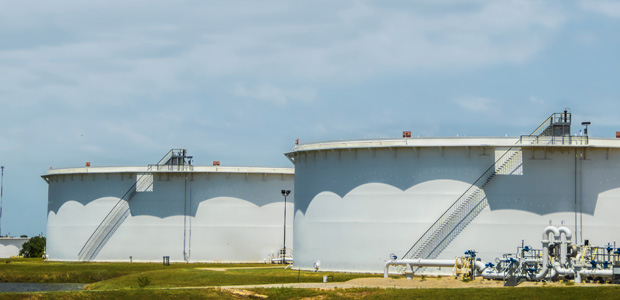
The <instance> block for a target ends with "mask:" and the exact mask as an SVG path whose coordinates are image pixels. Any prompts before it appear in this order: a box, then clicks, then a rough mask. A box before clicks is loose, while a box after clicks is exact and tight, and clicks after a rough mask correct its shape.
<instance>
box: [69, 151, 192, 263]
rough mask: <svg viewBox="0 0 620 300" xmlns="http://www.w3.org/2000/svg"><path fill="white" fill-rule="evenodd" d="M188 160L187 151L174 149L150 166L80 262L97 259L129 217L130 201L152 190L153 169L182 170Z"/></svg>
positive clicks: (109, 216) (81, 254)
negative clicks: (137, 195) (140, 192)
mask: <svg viewBox="0 0 620 300" xmlns="http://www.w3.org/2000/svg"><path fill="white" fill-rule="evenodd" d="M186 158H189V159H191V156H186V150H185V149H172V150H170V151H168V153H167V154H166V155H165V156H164V157H163V158H162V159H161V160H160V161H159V162H158V163H157V164H155V165H149V166H148V168H147V171H146V172H145V173H142V174H141V175H140V176H139V177H138V178H137V179H136V182H135V183H134V184H133V185H132V186H131V187H130V188H129V189H128V190H127V191H126V192H125V194H124V195H123V196H122V197H121V198H120V199H119V200H118V201H117V202H116V204H115V205H114V207H112V209H111V210H110V212H109V213H108V214H107V215H106V216H105V218H104V219H103V221H102V222H101V223H100V224H99V226H97V228H96V229H95V231H94V232H93V233H92V234H91V236H90V237H89V238H88V240H87V241H86V243H85V244H84V246H83V247H82V249H81V250H80V252H79V253H78V259H79V260H80V261H91V260H93V259H94V258H95V257H97V255H98V254H99V252H100V251H101V249H102V248H103V247H104V246H105V245H106V243H107V242H108V240H109V239H110V238H111V237H112V236H113V235H114V233H115V232H116V230H117V229H118V228H119V227H120V226H121V224H123V222H124V221H125V219H127V217H128V216H129V214H130V210H129V201H131V199H132V198H133V197H134V196H135V195H136V193H137V192H138V191H147V190H149V189H151V190H152V185H153V178H152V175H151V174H152V173H151V171H153V169H155V170H160V169H162V168H168V169H170V170H174V169H178V170H181V169H182V166H185V160H186Z"/></svg>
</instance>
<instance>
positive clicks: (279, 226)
mask: <svg viewBox="0 0 620 300" xmlns="http://www.w3.org/2000/svg"><path fill="white" fill-rule="evenodd" d="M169 154H170V155H168V158H165V159H163V160H162V161H161V162H160V163H158V164H156V165H151V166H148V167H90V166H87V167H84V168H71V169H54V170H50V171H48V172H47V174H46V175H43V176H42V177H43V178H44V179H45V180H46V181H47V182H48V184H49V196H48V222H47V249H46V250H47V255H48V257H49V259H50V260H67V261H130V260H131V261H136V262H147V261H162V259H163V257H164V256H168V257H169V260H170V261H171V262H181V261H188V262H263V261H265V260H268V259H270V258H275V257H277V256H278V253H279V252H280V250H281V249H282V248H283V246H284V245H283V243H284V229H285V228H284V214H285V204H284V201H285V199H284V197H283V195H282V194H281V190H293V177H294V175H293V170H292V169H290V168H255V167H223V166H219V164H214V166H193V165H191V164H190V163H188V162H189V161H188V160H187V158H186V157H185V152H184V150H183V152H182V153H181V152H174V151H171V153H169ZM292 196H293V194H291V195H290V196H288V199H287V202H286V213H287V214H289V219H288V220H287V225H286V226H287V227H289V228H286V229H287V230H286V235H287V236H286V239H287V241H289V243H287V246H286V247H287V248H291V246H292V236H293V232H292V219H293V218H292V213H293V197H292ZM289 254H290V250H289Z"/></svg>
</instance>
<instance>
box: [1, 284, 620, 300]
mask: <svg viewBox="0 0 620 300" xmlns="http://www.w3.org/2000/svg"><path fill="white" fill-rule="evenodd" d="M252 291H253V292H255V293H257V294H261V295H266V296H268V298H267V299H272V300H280V299H313V298H314V299H371V300H373V299H376V300H382V299H434V300H435V299H438V300H443V299H459V300H473V299H475V300H497V299H507V300H510V299H515V300H517V299H518V300H523V299H545V300H570V299H588V300H597V299H620V288H619V287H615V286H604V287H581V288H580V287H554V288H489V289H476V288H472V289H347V290H341V289H336V290H309V289H293V288H273V289H252ZM3 299H76V300H77V299H146V300H152V299H251V298H249V297H241V296H236V295H233V294H231V293H229V292H225V291H220V290H218V289H199V290H154V289H132V290H123V291H119V290H116V291H81V292H50V293H0V300H3Z"/></svg>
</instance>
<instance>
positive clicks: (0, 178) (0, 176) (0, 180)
mask: <svg viewBox="0 0 620 300" xmlns="http://www.w3.org/2000/svg"><path fill="white" fill-rule="evenodd" d="M0 170H2V172H1V174H0V237H1V236H2V192H3V190H4V166H0Z"/></svg>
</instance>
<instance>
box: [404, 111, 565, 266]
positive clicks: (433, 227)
mask: <svg viewBox="0 0 620 300" xmlns="http://www.w3.org/2000/svg"><path fill="white" fill-rule="evenodd" d="M550 118H553V115H551V116H550V117H549V118H547V120H545V121H544V122H543V123H542V124H541V125H540V126H538V128H536V130H534V131H533V132H532V133H531V134H530V136H532V135H534V134H535V133H536V131H538V130H539V129H540V128H541V127H542V126H543V125H544V124H545V123H547V121H548V120H549V119H550ZM520 141H521V139H519V140H517V142H516V143H515V145H517V144H519V143H520ZM514 147H515V146H511V147H510V148H508V150H506V152H504V154H502V155H501V156H500V157H499V158H498V159H496V160H495V162H493V164H492V165H491V166H490V167H489V168H487V169H486V170H485V171H484V173H482V175H480V177H478V179H476V181H474V183H472V184H471V185H470V186H469V187H468V188H467V190H465V192H463V193H462V194H461V195H460V196H459V197H458V198H457V199H456V201H454V203H452V205H450V207H448V209H446V211H445V212H444V213H443V214H442V215H441V216H440V217H439V218H438V219H437V220H436V221H435V222H434V223H433V225H431V226H430V227H429V228H428V229H427V230H426V231H425V232H424V234H422V236H421V237H420V238H419V239H418V240H417V241H416V242H415V243H414V244H413V246H411V248H409V250H408V251H407V252H406V253H405V255H403V256H402V257H407V256H408V255H410V254H412V253H411V252H412V251H413V249H415V248H416V246H418V244H420V243H421V242H422V241H423V240H425V239H427V238H429V236H427V235H428V234H429V233H430V232H435V231H436V229H437V227H439V225H440V224H443V222H444V221H445V218H444V217H446V215H448V214H449V213H452V212H453V211H454V210H455V208H457V207H459V206H460V205H462V203H461V202H462V201H461V200H462V199H463V197H465V195H467V194H468V193H469V191H470V190H471V189H472V188H473V187H474V186H476V184H478V182H479V181H480V180H481V179H482V178H484V177H485V175H487V173H489V171H491V170H494V169H495V166H496V164H497V163H498V162H499V161H501V160H502V159H503V158H504V156H506V154H508V153H509V152H510V151H512V149H513V148H514ZM493 172H495V171H493ZM477 206H478V204H476V205H475V206H474V207H477ZM470 213H471V212H469V213H468V214H467V215H469V214H470Z"/></svg>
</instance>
